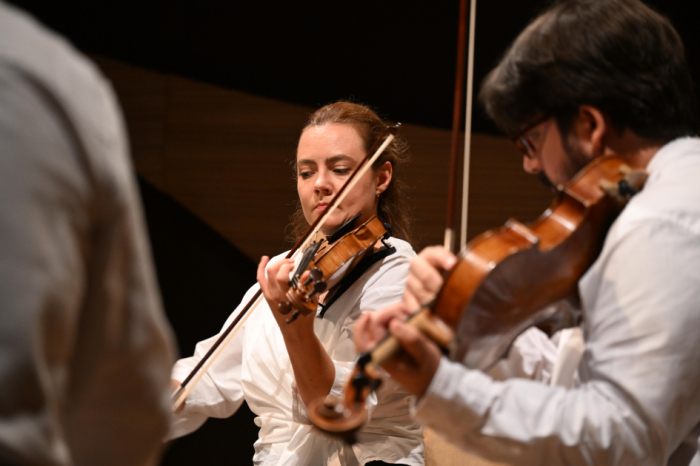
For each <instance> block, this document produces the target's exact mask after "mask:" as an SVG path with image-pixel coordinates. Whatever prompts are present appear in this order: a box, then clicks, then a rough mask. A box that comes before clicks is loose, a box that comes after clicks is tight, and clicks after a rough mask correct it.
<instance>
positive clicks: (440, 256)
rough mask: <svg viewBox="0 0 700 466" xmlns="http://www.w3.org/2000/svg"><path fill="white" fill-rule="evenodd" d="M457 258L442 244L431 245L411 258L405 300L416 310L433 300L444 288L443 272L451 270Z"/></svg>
mask: <svg viewBox="0 0 700 466" xmlns="http://www.w3.org/2000/svg"><path fill="white" fill-rule="evenodd" d="M456 263H457V258H456V257H455V255H454V254H452V253H451V252H450V251H449V250H447V249H445V248H444V247H442V246H430V247H427V248H425V249H423V250H422V251H421V253H420V254H418V255H417V256H416V257H414V258H413V259H412V260H411V266H410V272H409V274H408V277H407V278H406V291H405V292H404V295H403V301H404V304H405V305H406V307H408V308H409V309H412V310H413V311H414V312H415V311H417V310H419V309H420V308H421V307H422V306H424V305H426V304H428V303H430V302H432V301H433V300H434V299H435V297H436V296H437V294H438V292H439V291H440V289H441V288H442V285H443V282H444V280H443V278H442V272H443V271H444V270H450V269H451V268H452V267H453V266H454V265H455V264H456Z"/></svg>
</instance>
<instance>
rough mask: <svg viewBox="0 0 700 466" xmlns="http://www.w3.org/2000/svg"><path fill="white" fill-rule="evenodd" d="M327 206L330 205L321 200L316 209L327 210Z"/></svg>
mask: <svg viewBox="0 0 700 466" xmlns="http://www.w3.org/2000/svg"><path fill="white" fill-rule="evenodd" d="M326 207H328V203H327V202H321V203H319V204H316V210H326Z"/></svg>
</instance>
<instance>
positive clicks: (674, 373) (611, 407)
mask: <svg viewBox="0 0 700 466" xmlns="http://www.w3.org/2000/svg"><path fill="white" fill-rule="evenodd" d="M647 170H648V172H649V173H650V176H649V179H648V180H647V182H646V185H645V187H644V190H643V191H642V192H641V193H639V194H638V195H637V196H635V197H634V198H633V199H632V200H631V201H630V203H629V205H628V206H627V207H626V208H625V210H624V211H623V212H622V214H621V215H620V216H619V218H618V219H617V220H616V222H615V223H614V224H613V226H612V228H611V229H610V231H609V232H608V235H607V237H606V241H605V244H604V248H603V251H602V253H601V255H600V256H599V258H598V259H597V261H596V262H595V263H594V264H593V266H592V267H591V269H590V270H588V272H587V273H586V274H585V275H584V277H583V278H582V279H581V280H580V282H579V291H580V295H581V298H582V303H583V307H584V316H585V318H584V324H583V331H584V336H585V341H586V350H585V352H584V354H583V358H582V360H581V363H580V365H579V376H580V378H581V383H580V384H579V385H578V386H577V387H575V388H572V389H567V388H565V387H562V386H551V385H550V386H547V385H544V384H541V383H537V382H533V381H531V380H520V379H510V380H507V381H504V382H497V381H494V380H493V379H492V378H490V377H489V376H487V375H485V374H484V373H482V372H479V371H474V370H469V369H466V368H465V367H463V366H461V365H459V364H457V363H453V362H449V361H447V360H443V361H442V362H441V364H440V367H439V368H438V371H437V373H436V374H435V377H434V379H433V380H432V382H431V385H430V387H429V388H428V391H427V393H426V394H425V395H424V397H423V398H422V399H421V400H420V402H419V404H418V406H417V413H416V415H417V418H418V419H419V420H420V421H421V422H423V423H424V424H426V425H429V426H431V427H433V428H435V429H436V430H438V431H440V432H441V433H442V434H443V435H445V436H446V437H448V438H449V439H450V440H451V441H452V442H454V443H456V444H458V445H460V446H461V447H463V448H464V449H467V450H471V451H473V452H476V453H478V454H481V455H482V456H484V457H486V458H489V459H492V460H496V461H505V462H512V463H513V464H576V465H583V464H590V465H608V464H610V465H664V464H669V465H687V464H692V465H693V466H700V454H699V453H698V437H699V436H700V336H699V329H700V140H699V139H696V138H683V139H678V140H675V141H673V142H671V143H669V144H667V145H665V146H664V147H663V148H661V149H660V150H659V151H658V152H657V154H655V156H654V157H653V158H652V160H651V162H650V163H649V165H648V167H647ZM525 346H527V344H526V343H525ZM534 347H535V346H530V348H529V350H531V351H532V350H533V348H534ZM547 352H549V353H550V355H551V345H550V347H549V348H547V349H546V350H545V353H547ZM547 365H548V364H545V366H547ZM549 366H550V367H551V364H549Z"/></svg>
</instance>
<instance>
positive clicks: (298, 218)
mask: <svg viewBox="0 0 700 466" xmlns="http://www.w3.org/2000/svg"><path fill="white" fill-rule="evenodd" d="M329 123H337V124H345V125H352V126H353V127H354V128H355V129H356V130H357V132H358V133H359V135H360V137H361V138H362V141H363V142H364V146H365V147H364V148H365V151H369V149H370V147H371V146H372V144H373V143H374V141H375V140H376V139H377V138H378V137H379V135H380V134H381V133H382V131H383V130H384V128H385V127H386V123H385V122H384V121H382V119H381V118H379V116H377V114H376V113H375V112H374V111H373V110H371V109H370V108H369V107H367V106H365V105H361V104H357V103H354V102H344V101H340V102H335V103H332V104H328V105H326V106H324V107H321V108H320V109H318V110H316V111H315V112H314V113H312V114H311V116H309V120H308V122H307V123H306V125H305V126H304V128H303V130H302V132H303V131H304V130H306V129H307V128H310V127H313V126H324V125H327V124H329ZM408 157H409V153H408V144H407V143H406V141H405V140H404V139H403V138H400V137H398V136H397V137H396V138H395V139H394V140H393V141H392V142H391V144H389V146H388V147H387V148H386V150H384V152H383V153H382V155H380V156H379V158H378V159H377V160H376V161H375V162H374V165H372V169H373V170H375V171H376V170H378V169H379V167H381V166H382V165H384V163H385V162H389V163H391V166H392V169H393V174H392V178H391V182H390V183H389V186H388V187H387V189H386V190H385V191H384V192H383V193H381V194H380V195H379V201H378V202H377V217H379V219H380V220H381V221H383V222H385V223H388V224H389V225H390V226H391V235H392V236H394V237H396V238H400V239H403V240H405V241H408V242H410V241H411V234H410V227H411V218H410V215H408V212H407V208H406V205H405V191H406V189H407V187H406V183H404V181H403V180H402V179H400V177H399V176H398V175H399V170H398V169H399V166H400V165H402V164H403V163H404V162H406V161H407V160H408ZM295 165H296V164H295ZM295 174H296V166H295ZM292 227H293V233H292V235H293V237H294V239H295V240H296V239H298V238H299V237H301V236H302V235H303V234H304V233H305V232H306V230H307V229H308V227H309V224H308V222H307V221H306V218H305V217H304V211H303V210H302V208H301V203H298V205H297V210H296V212H294V214H293V215H292Z"/></svg>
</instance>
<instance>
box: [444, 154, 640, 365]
mask: <svg viewBox="0 0 700 466" xmlns="http://www.w3.org/2000/svg"><path fill="white" fill-rule="evenodd" d="M631 173H632V171H631V169H629V168H627V166H626V165H625V164H624V162H623V161H622V160H621V159H619V158H612V157H603V158H598V159H595V160H594V161H593V162H591V163H590V164H589V165H588V166H587V167H585V168H584V169H583V170H582V171H581V172H579V173H578V174H577V175H576V177H575V178H573V179H572V180H571V181H570V182H569V183H567V185H565V186H564V188H563V189H561V190H560V191H559V192H558V195H557V199H555V201H554V202H553V204H552V206H551V207H550V208H549V209H547V211H546V212H544V213H543V214H542V215H541V216H540V217H539V218H538V219H537V220H535V222H533V223H532V224H531V225H530V226H529V227H527V226H524V225H522V224H521V223H519V222H517V221H516V220H512V219H511V220H509V221H508V222H506V224H505V225H504V226H502V227H500V228H497V229H494V230H489V231H487V232H485V233H483V234H481V235H479V236H477V237H476V238H474V239H473V240H472V241H470V242H469V244H468V245H467V247H466V249H465V250H464V251H462V252H461V253H460V254H459V260H458V262H457V264H456V265H455V267H453V268H452V270H451V271H450V274H449V275H448V276H447V278H446V281H445V284H444V286H443V288H442V290H441V292H440V294H439V295H438V297H437V299H436V301H435V304H434V305H433V306H432V310H433V313H434V314H435V315H437V316H439V317H440V318H441V319H442V320H443V321H445V323H447V325H449V326H450V327H451V328H453V329H455V341H454V342H453V344H452V348H453V349H452V354H451V357H452V358H453V359H454V360H457V361H461V362H462V363H464V364H465V365H466V366H467V367H470V368H475V369H481V370H487V369H489V368H490V367H491V366H493V365H494V364H495V363H496V362H497V361H498V360H499V359H500V358H502V357H503V356H505V355H506V354H507V351H508V348H509V347H510V345H511V344H512V342H513V341H514V340H515V338H516V337H517V336H518V335H519V334H520V333H522V332H523V331H524V330H526V329H527V328H529V327H532V326H534V325H537V324H539V323H541V322H543V321H546V320H548V319H550V318H551V317H552V312H553V309H552V308H547V306H549V305H550V304H552V303H555V302H557V301H560V300H563V299H568V300H570V301H572V302H574V303H576V304H578V289H577V284H578V281H579V279H580V278H581V277H582V276H583V274H584V273H585V272H586V270H588V268H589V267H590V266H591V265H592V264H593V262H594V261H595V259H596V258H597V257H598V255H599V253H600V251H601V249H602V246H603V241H604V239H605V234H606V233H607V231H608V229H609V228H610V225H611V224H612V222H613V221H614V220H615V218H616V217H617V216H618V214H619V213H620V212H621V211H622V209H623V207H624V206H625V204H626V202H627V198H626V197H625V196H624V195H621V194H620V193H619V190H618V191H617V192H616V189H617V188H616V187H617V186H618V184H619V183H620V181H623V180H626V179H627V178H626V177H628V176H629V175H630V174H631ZM635 176H636V177H637V178H638V179H637V180H635V181H634V183H635V184H636V185H638V188H639V189H641V183H643V181H644V177H643V176H641V174H636V175H635ZM611 188H612V190H611Z"/></svg>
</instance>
